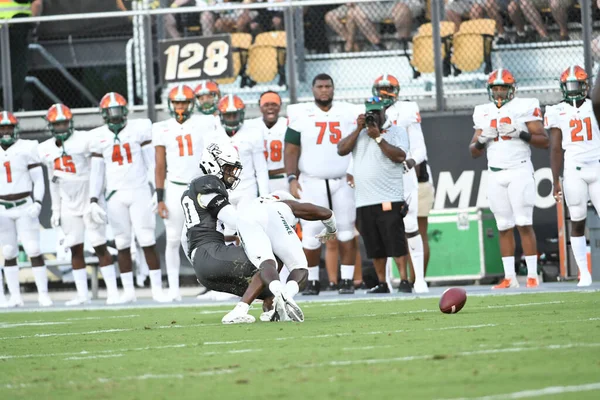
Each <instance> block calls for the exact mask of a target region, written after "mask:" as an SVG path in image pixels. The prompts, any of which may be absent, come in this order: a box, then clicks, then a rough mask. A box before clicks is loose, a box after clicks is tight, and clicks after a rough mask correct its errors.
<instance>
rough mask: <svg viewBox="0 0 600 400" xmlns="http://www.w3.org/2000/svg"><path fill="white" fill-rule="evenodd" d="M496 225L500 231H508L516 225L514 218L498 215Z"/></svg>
mask: <svg viewBox="0 0 600 400" xmlns="http://www.w3.org/2000/svg"><path fill="white" fill-rule="evenodd" d="M496 226H497V227H498V230H499V231H507V230H509V229H512V228H514V227H515V221H514V220H512V219H507V218H502V217H497V218H496Z"/></svg>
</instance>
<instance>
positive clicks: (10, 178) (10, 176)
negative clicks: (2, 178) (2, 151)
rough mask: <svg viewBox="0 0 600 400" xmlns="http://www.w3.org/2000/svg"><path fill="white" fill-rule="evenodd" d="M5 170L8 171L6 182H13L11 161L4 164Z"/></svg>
mask: <svg viewBox="0 0 600 400" xmlns="http://www.w3.org/2000/svg"><path fill="white" fill-rule="evenodd" d="M4 169H6V182H8V183H11V182H12V173H11V171H10V161H6V162H5V163H4Z"/></svg>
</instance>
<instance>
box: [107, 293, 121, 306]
mask: <svg viewBox="0 0 600 400" xmlns="http://www.w3.org/2000/svg"><path fill="white" fill-rule="evenodd" d="M114 304H119V296H118V295H116V296H111V297H107V298H106V305H107V306H112V305H114Z"/></svg>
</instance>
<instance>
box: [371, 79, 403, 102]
mask: <svg viewBox="0 0 600 400" xmlns="http://www.w3.org/2000/svg"><path fill="white" fill-rule="evenodd" d="M372 92H373V96H376V97H380V98H382V99H383V100H388V101H391V103H394V102H395V101H396V100H398V95H399V94H400V82H399V81H398V79H396V77H395V76H393V75H390V74H384V75H381V76H380V77H379V78H377V79H375V82H374V83H373V89H372Z"/></svg>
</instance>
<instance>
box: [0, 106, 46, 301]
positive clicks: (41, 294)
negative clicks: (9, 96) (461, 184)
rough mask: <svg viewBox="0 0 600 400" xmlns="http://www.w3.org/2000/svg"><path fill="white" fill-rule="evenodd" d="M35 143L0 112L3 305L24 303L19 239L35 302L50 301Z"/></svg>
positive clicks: (41, 182) (41, 177) (0, 298)
mask: <svg viewBox="0 0 600 400" xmlns="http://www.w3.org/2000/svg"><path fill="white" fill-rule="evenodd" d="M37 146H38V143H37V142H36V141H34V140H24V139H19V121H18V120H17V118H16V117H15V116H14V115H13V114H11V113H9V112H7V111H2V112H0V227H1V228H0V243H1V244H2V256H3V257H4V274H5V275H6V285H7V286H8V291H9V292H10V299H9V300H8V302H6V301H5V299H4V291H3V290H0V292H2V293H3V294H2V295H1V296H0V305H1V306H4V307H22V306H23V299H22V298H21V288H20V284H19V267H18V266H17V255H18V254H19V243H18V240H20V242H21V243H22V244H23V248H24V249H25V252H26V253H27V255H28V256H29V259H30V260H31V267H32V268H31V269H32V271H33V277H34V278H35V285H36V287H37V290H38V303H39V304H40V306H42V307H48V306H51V305H52V300H51V299H50V296H48V275H47V273H46V265H45V264H44V257H43V256H42V255H41V252H40V221H39V219H38V217H39V215H40V211H41V210H42V201H43V199H44V191H45V184H44V172H43V171H42V164H41V162H40V158H39V155H38V152H37ZM0 275H1V274H0ZM0 284H2V282H1V281H0Z"/></svg>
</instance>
